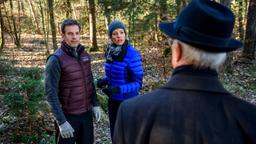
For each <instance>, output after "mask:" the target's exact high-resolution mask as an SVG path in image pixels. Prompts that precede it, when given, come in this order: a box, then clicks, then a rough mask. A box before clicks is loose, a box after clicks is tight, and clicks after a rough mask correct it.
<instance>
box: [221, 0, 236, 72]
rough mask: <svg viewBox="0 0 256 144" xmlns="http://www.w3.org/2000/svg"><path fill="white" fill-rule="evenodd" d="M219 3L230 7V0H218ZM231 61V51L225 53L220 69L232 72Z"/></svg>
mask: <svg viewBox="0 0 256 144" xmlns="http://www.w3.org/2000/svg"><path fill="white" fill-rule="evenodd" d="M220 3H221V4H223V5H225V6H227V7H229V8H230V4H231V0H220ZM232 63H233V53H232V52H230V53H228V54H227V59H226V61H225V63H224V67H223V69H222V70H221V71H225V72H227V73H232V72H233V70H232Z"/></svg>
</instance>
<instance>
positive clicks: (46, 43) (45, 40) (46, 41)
mask: <svg viewBox="0 0 256 144" xmlns="http://www.w3.org/2000/svg"><path fill="white" fill-rule="evenodd" d="M39 6H40V13H41V16H42V28H43V34H44V44H45V47H46V54H47V55H49V54H50V50H49V47H48V39H47V36H46V35H47V34H46V30H45V21H44V10H43V6H42V1H41V0H39Z"/></svg>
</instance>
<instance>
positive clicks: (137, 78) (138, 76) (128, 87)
mask: <svg viewBox="0 0 256 144" xmlns="http://www.w3.org/2000/svg"><path fill="white" fill-rule="evenodd" d="M128 71H129V73H130V77H131V82H129V83H127V84H124V85H121V86H120V92H121V94H124V93H129V92H132V91H139V89H141V87H142V80H143V67H142V58H141V55H140V53H139V52H138V51H137V50H134V52H133V54H132V56H131V57H130V60H129V66H128Z"/></svg>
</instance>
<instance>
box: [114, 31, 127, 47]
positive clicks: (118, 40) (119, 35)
mask: <svg viewBox="0 0 256 144" xmlns="http://www.w3.org/2000/svg"><path fill="white" fill-rule="evenodd" d="M111 40H112V42H113V43H115V44H116V45H119V46H120V45H123V44H124V42H125V32H124V29H120V28H118V29H115V30H114V31H113V32H112V36H111Z"/></svg>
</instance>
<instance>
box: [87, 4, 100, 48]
mask: <svg viewBox="0 0 256 144" xmlns="http://www.w3.org/2000/svg"><path fill="white" fill-rule="evenodd" d="M89 10H90V14H89V18H90V40H91V43H92V48H93V49H94V50H95V51H97V50H98V46H97V38H96V16H95V1H94V0H89Z"/></svg>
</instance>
